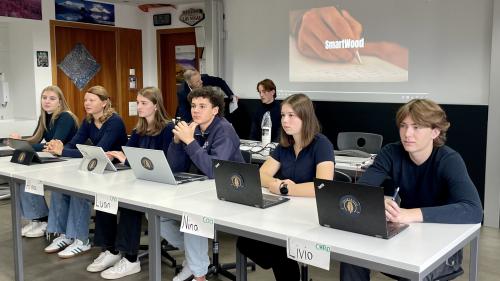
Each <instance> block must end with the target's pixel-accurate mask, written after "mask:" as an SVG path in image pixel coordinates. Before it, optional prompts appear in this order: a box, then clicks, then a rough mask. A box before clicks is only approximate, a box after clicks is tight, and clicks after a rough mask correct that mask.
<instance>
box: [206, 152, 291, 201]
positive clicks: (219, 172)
mask: <svg viewBox="0 0 500 281" xmlns="http://www.w3.org/2000/svg"><path fill="white" fill-rule="evenodd" d="M212 165H213V169H214V175H215V187H216V189H217V198H219V199H220V200H225V201H230V202H234V203H239V204H243V205H248V206H253V207H258V208H263V209H264V208H268V207H271V206H274V205H278V204H281V203H283V202H286V201H288V200H289V199H288V198H286V197H283V196H277V195H271V194H262V187H261V184H260V174H259V166H258V165H254V164H247V163H239V162H232V161H225V160H217V159H214V160H213V161H212Z"/></svg>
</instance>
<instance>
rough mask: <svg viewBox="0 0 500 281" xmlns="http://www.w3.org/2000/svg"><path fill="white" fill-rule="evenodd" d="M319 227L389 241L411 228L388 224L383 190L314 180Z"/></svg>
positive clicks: (369, 186) (368, 186)
mask: <svg viewBox="0 0 500 281" xmlns="http://www.w3.org/2000/svg"><path fill="white" fill-rule="evenodd" d="M314 191H315V192H316V206H317V208H318V218H319V224H320V225H322V226H326V227H331V228H335V229H340V230H345V231H350V232H356V233H360V234H364V235H370V236H376V237H379V238H384V239H389V238H391V237H393V236H394V235H396V234H398V233H400V232H401V231H403V230H404V229H406V228H407V227H408V225H407V224H401V223H393V222H387V221H386V218H385V204H384V188H383V187H378V186H371V185H364V184H356V183H347V182H340V181H329V180H322V179H314Z"/></svg>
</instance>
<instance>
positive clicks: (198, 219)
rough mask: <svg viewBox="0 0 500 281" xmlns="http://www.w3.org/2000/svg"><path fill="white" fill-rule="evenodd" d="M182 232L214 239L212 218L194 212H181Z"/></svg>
mask: <svg viewBox="0 0 500 281" xmlns="http://www.w3.org/2000/svg"><path fill="white" fill-rule="evenodd" d="M180 230H181V231H182V232H185V233H190V234H194V235H198V236H203V237H207V238H211V239H214V233H215V228H214V219H213V218H209V217H204V216H199V215H194V214H187V213H183V214H182V221H181V229H180Z"/></svg>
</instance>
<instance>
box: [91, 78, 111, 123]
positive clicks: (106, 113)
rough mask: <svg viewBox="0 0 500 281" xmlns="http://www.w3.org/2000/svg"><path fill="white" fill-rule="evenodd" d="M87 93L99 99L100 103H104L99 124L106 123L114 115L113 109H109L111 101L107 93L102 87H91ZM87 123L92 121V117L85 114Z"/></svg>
mask: <svg viewBox="0 0 500 281" xmlns="http://www.w3.org/2000/svg"><path fill="white" fill-rule="evenodd" d="M87 93H91V94H94V95H96V96H97V97H99V99H100V100H101V101H104V102H106V106H104V109H103V113H102V116H101V117H99V120H98V121H99V122H101V123H104V122H106V121H107V120H108V119H109V117H111V115H113V113H115V109H114V108H113V107H111V99H110V98H109V94H108V91H106V89H105V88H104V87H103V86H93V87H91V88H89V89H88V90H87ZM86 119H87V121H88V122H92V121H94V116H92V114H87V117H86Z"/></svg>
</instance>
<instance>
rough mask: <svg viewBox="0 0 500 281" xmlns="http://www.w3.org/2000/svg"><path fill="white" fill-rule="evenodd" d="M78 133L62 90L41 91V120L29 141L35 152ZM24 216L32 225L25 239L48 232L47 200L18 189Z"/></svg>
mask: <svg viewBox="0 0 500 281" xmlns="http://www.w3.org/2000/svg"><path fill="white" fill-rule="evenodd" d="M77 130H78V118H76V116H75V115H74V114H73V113H72V112H71V111H70V109H69V106H68V103H67V102H66V99H65V98H64V95H63V93H62V91H61V89H60V88H59V87H57V86H48V87H46V88H45V89H43V91H42V95H41V101H40V117H38V125H37V127H36V129H35V133H34V134H33V136H31V137H29V138H26V140H27V141H29V142H30V143H32V146H33V149H34V150H35V151H42V149H43V148H44V146H45V144H44V143H42V140H44V141H45V142H49V141H51V140H53V139H57V140H60V141H61V142H62V143H67V142H68V141H70V140H71V139H72V138H73V136H74V135H75V133H76V131H77ZM10 138H13V139H21V136H20V135H19V134H18V133H12V134H10ZM19 192H20V193H19V198H20V200H21V213H22V216H23V217H24V218H25V219H27V220H29V221H30V222H29V223H28V224H27V225H25V226H24V227H23V228H22V229H21V235H22V236H25V237H42V236H43V235H44V234H45V230H46V229H47V219H48V215H49V209H48V208H47V203H46V202H45V197H43V196H40V195H34V194H31V193H26V192H25V191H24V188H21V189H20V190H19Z"/></svg>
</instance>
